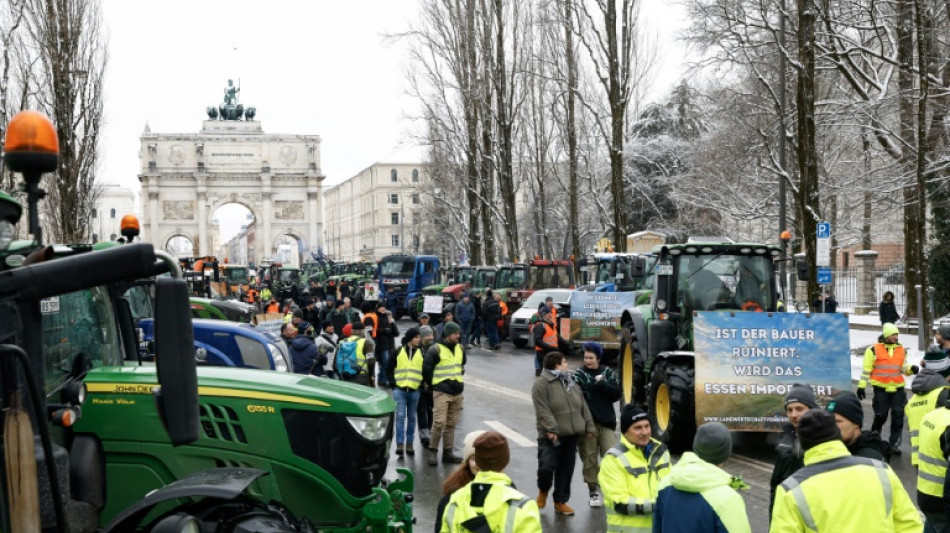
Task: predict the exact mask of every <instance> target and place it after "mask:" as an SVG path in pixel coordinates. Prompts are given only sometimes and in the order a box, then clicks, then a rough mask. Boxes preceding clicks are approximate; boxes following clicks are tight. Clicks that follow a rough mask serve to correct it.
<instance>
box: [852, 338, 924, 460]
mask: <svg viewBox="0 0 950 533" xmlns="http://www.w3.org/2000/svg"><path fill="white" fill-rule="evenodd" d="M899 334H900V330H898V329H897V326H895V325H894V324H890V323H888V324H884V327H883V328H882V334H881V342H878V343H876V344H873V345H871V346H869V347H868V349H867V351H865V352H864V365H863V367H862V372H861V380H860V381H858V391H857V393H858V398H860V399H862V400H863V399H864V398H865V396H866V394H867V393H866V392H865V390H864V389H865V388H866V387H867V386H868V382H869V381H870V383H871V387H872V388H873V389H874V398H873V400H872V401H871V407H872V408H873V409H874V422H872V423H871V431H877V432H878V433H880V434H881V436H882V437H883V436H884V432H883V431H881V430H882V429H884V422H887V415H888V413H890V416H891V434H890V436H889V437H888V440H889V442H890V444H891V453H892V454H900V453H901V450H900V444H901V432H903V431H904V406H905V405H907V394H906V393H905V392H904V376H909V375H911V374H916V373H917V371H918V370H919V369H918V367H917V365H912V366H911V365H908V364H907V352H906V351H905V350H904V347H903V346H901V345H900V343H899V342H897V337H898V335H899Z"/></svg>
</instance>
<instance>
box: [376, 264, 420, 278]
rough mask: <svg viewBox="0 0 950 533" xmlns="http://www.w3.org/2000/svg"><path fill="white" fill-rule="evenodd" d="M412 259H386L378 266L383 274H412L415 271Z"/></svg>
mask: <svg viewBox="0 0 950 533" xmlns="http://www.w3.org/2000/svg"><path fill="white" fill-rule="evenodd" d="M415 268H416V263H415V262H414V261H386V262H384V263H383V265H382V267H381V268H380V273H381V274H382V275H383V276H412V274H413V273H414V272H415Z"/></svg>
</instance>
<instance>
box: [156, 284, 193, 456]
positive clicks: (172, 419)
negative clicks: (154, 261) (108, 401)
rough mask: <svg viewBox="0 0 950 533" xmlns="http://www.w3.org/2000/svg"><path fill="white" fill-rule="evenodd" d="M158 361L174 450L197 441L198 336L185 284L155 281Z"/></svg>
mask: <svg viewBox="0 0 950 533" xmlns="http://www.w3.org/2000/svg"><path fill="white" fill-rule="evenodd" d="M155 360H156V366H157V373H158V383H159V387H158V388H156V389H155V390H154V391H153V394H154V396H155V401H156V403H157V404H158V411H159V415H160V416H161V419H162V423H164V424H165V429H166V430H167V431H168V436H169V438H171V442H172V444H173V445H175V446H179V445H182V444H188V443H191V442H194V441H196V440H198V370H197V365H196V363H195V333H194V330H193V329H192V325H191V313H190V312H189V305H188V285H187V284H186V283H185V282H184V280H180V279H174V278H158V279H156V280H155Z"/></svg>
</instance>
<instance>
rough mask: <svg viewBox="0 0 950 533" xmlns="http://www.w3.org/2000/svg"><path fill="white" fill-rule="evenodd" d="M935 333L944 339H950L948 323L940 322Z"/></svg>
mask: <svg viewBox="0 0 950 533" xmlns="http://www.w3.org/2000/svg"><path fill="white" fill-rule="evenodd" d="M937 333H939V334H940V336H941V337H943V338H945V339H950V324H940V325H939V326H938V327H937Z"/></svg>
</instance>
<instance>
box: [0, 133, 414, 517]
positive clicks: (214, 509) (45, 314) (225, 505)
mask: <svg viewBox="0 0 950 533" xmlns="http://www.w3.org/2000/svg"><path fill="white" fill-rule="evenodd" d="M44 120H45V119H44ZM15 121H16V119H14V121H13V122H11V125H10V128H9V129H8V131H10V132H17V131H18V129H17V127H15V126H16V124H15ZM46 123H47V125H48V127H49V128H50V129H52V125H51V124H49V123H48V121H46ZM25 129H26V130H27V132H28V133H32V134H33V135H35V131H36V130H37V127H35V126H34V127H32V128H25ZM51 137H52V139H54V141H55V134H52V136H51ZM28 146H29V145H28ZM16 148H17V145H16V144H14V145H13V147H12V149H11V145H10V142H9V140H8V142H7V157H6V162H7V164H8V165H10V166H11V169H13V170H15V171H17V172H21V173H23V175H24V177H25V179H26V180H27V185H28V187H27V188H28V191H29V196H28V199H29V203H30V232H31V233H32V234H33V235H34V236H35V241H31V242H28V243H25V244H24V243H18V244H16V245H14V244H12V243H11V239H9V238H6V237H4V235H12V233H11V232H10V231H9V229H10V227H12V226H13V225H14V224H16V222H17V220H18V218H19V215H20V208H19V205H18V204H17V203H16V202H15V201H13V200H12V199H11V198H10V197H9V196H7V195H0V376H2V379H0V399H2V402H3V407H4V409H5V413H6V417H7V420H6V421H7V424H6V426H4V431H3V434H2V435H0V438H2V442H3V445H4V448H5V450H6V451H7V453H6V463H5V465H4V468H3V470H2V472H3V475H4V477H5V483H0V491H4V492H3V494H2V495H0V530H2V531H33V530H36V531H38V530H40V528H42V529H43V530H50V531H79V532H86V531H98V530H100V529H102V530H104V531H107V532H111V531H115V532H122V531H129V532H131V531H156V532H158V531H194V532H216V533H218V532H221V533H224V532H239V531H288V532H289V531H301V532H310V531H328V532H330V531H334V532H346V533H356V532H396V531H400V532H401V531H407V532H408V531H411V528H412V505H411V501H412V494H411V491H412V476H411V473H410V472H409V471H408V470H405V469H399V472H400V473H401V474H402V475H403V476H404V478H403V479H401V480H397V481H394V482H392V483H389V484H386V483H384V481H383V479H382V477H383V474H384V473H385V472H386V467H387V463H388V459H389V448H390V443H391V439H392V418H393V411H394V407H395V404H394V402H393V400H392V399H391V398H389V397H388V395H387V394H386V393H385V392H379V391H376V390H374V389H370V388H366V387H362V386H359V385H355V384H351V383H345V382H339V381H331V380H326V379H318V378H315V377H308V376H302V375H293V374H286V373H279V372H268V371H256V370H244V369H230V368H221V367H202V368H201V369H200V370H199V369H197V368H196V361H195V352H194V339H193V335H192V328H191V316H190V313H189V312H188V307H189V304H188V296H187V287H186V285H185V283H184V281H183V280H182V279H181V277H182V275H181V271H180V269H179V267H178V264H177V261H176V260H175V259H174V258H173V257H171V256H170V255H169V254H167V253H164V252H159V251H156V250H154V249H153V248H152V246H151V245H150V244H144V243H133V244H127V245H122V246H112V247H107V249H98V248H103V246H97V247H93V246H90V245H71V246H55V247H52V246H43V245H42V240H41V239H42V237H41V234H40V230H39V224H38V217H37V211H36V204H37V200H38V199H39V197H40V196H41V194H40V193H41V191H40V190H39V188H38V184H39V181H40V179H39V178H40V177H41V175H42V173H43V172H48V171H50V170H52V169H54V168H55V151H54V150H55V142H54V143H53V150H50V151H47V152H45V153H40V154H35V153H31V152H29V151H28V152H27V153H26V154H25V157H19V156H18V155H17V154H18V151H17V149H16ZM49 155H51V156H52V157H46V156H49ZM50 159H51V160H52V162H50ZM126 237H127V238H128V240H129V241H132V240H134V237H135V235H132V234H130V235H126ZM163 273H170V274H171V277H164V276H159V277H157V278H156V279H155V282H154V290H155V353H156V363H155V364H150V363H144V362H142V361H141V360H140V359H139V349H138V348H139V346H138V339H139V336H138V333H137V331H136V329H135V323H134V321H133V312H132V304H131V303H130V302H129V301H128V300H127V299H126V297H125V296H124V295H125V294H126V293H127V292H128V288H129V287H131V286H134V285H137V284H139V283H140V280H142V279H143V278H149V277H155V276H158V275H160V274H163ZM25 393H28V394H25ZM34 427H35V428H37V429H39V433H40V439H39V440H38V441H36V444H34V439H33V438H32V436H31V435H30V432H31V431H32V428H34ZM46 458H50V459H49V460H47V459H46ZM10 489H13V490H12V491H11V490H10Z"/></svg>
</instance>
